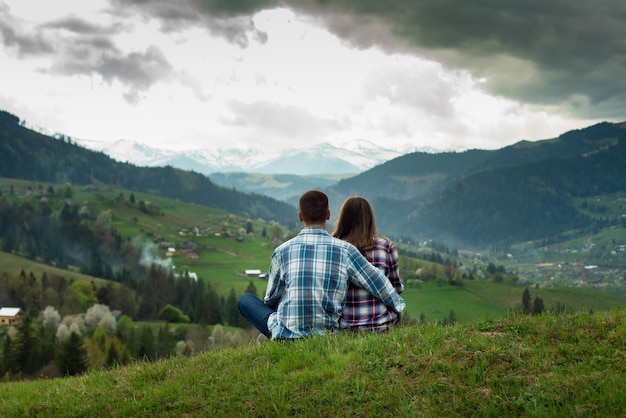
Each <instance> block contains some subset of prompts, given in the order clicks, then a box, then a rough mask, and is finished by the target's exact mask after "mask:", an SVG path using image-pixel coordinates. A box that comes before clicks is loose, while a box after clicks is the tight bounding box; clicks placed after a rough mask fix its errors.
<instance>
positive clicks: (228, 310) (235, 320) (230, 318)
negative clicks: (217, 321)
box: [224, 287, 242, 327]
mask: <svg viewBox="0 0 626 418" xmlns="http://www.w3.org/2000/svg"><path fill="white" fill-rule="evenodd" d="M224 317H225V318H224V319H225V320H226V321H225V322H226V324H227V325H230V326H233V327H238V326H239V325H240V323H241V322H242V321H241V319H240V318H242V316H241V313H240V312H239V307H238V306H237V295H236V294H235V289H234V288H232V287H231V288H230V293H229V294H228V299H226V306H225V307H224Z"/></svg>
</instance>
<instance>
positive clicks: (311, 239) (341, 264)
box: [238, 190, 406, 339]
mask: <svg viewBox="0 0 626 418" xmlns="http://www.w3.org/2000/svg"><path fill="white" fill-rule="evenodd" d="M298 218H299V219H300V222H302V224H303V229H302V231H300V233H299V234H298V235H297V236H296V237H294V238H292V239H290V240H289V241H287V242H285V243H283V244H282V245H280V246H279V247H278V248H276V249H275V250H274V254H273V255H272V260H271V264H270V269H269V274H268V283H267V290H266V293H265V299H264V301H261V300H260V299H259V298H257V297H256V296H254V295H252V294H250V293H246V294H244V295H242V296H241V297H240V298H239V302H238V306H239V311H240V312H241V314H242V315H243V316H245V317H246V318H247V319H248V320H249V321H250V322H251V323H252V325H254V326H255V327H256V328H257V329H258V330H259V331H261V333H263V334H264V335H265V336H266V337H268V338H272V339H294V338H301V337H306V336H309V335H316V334H323V333H325V332H328V331H335V330H338V329H339V317H340V316H341V312H342V309H343V307H344V305H345V302H346V294H347V289H348V282H352V283H354V284H355V285H357V286H359V287H362V288H364V289H365V290H367V291H368V292H370V293H371V294H373V295H374V296H376V297H377V298H379V299H380V300H381V301H382V302H383V303H384V304H385V305H386V306H388V307H389V308H390V309H392V310H393V311H394V312H396V313H397V314H398V315H399V317H400V318H402V312H403V311H404V309H405V306H406V305H405V303H404V300H403V299H402V297H400V295H399V294H398V292H397V291H396V290H395V289H394V287H393V286H392V285H391V283H390V282H389V280H388V279H387V278H386V277H385V275H384V274H383V273H382V272H381V271H379V270H378V269H377V268H375V267H374V266H372V265H371V264H370V263H369V262H368V261H367V260H366V259H365V257H363V255H362V254H361V253H360V252H359V251H358V250H357V249H356V247H354V246H353V245H352V244H350V243H348V242H346V241H342V240H340V239H337V238H333V237H331V236H330V234H328V232H327V231H326V229H325V228H326V221H327V220H328V219H330V210H329V208H328V196H326V194H324V193H322V192H320V191H317V190H311V191H308V192H306V193H304V194H303V195H302V196H301V197H300V204H299V209H298Z"/></svg>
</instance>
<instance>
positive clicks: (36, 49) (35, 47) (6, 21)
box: [0, 4, 54, 57]
mask: <svg viewBox="0 0 626 418" xmlns="http://www.w3.org/2000/svg"><path fill="white" fill-rule="evenodd" d="M0 36H1V37H2V43H3V45H4V46H5V47H6V48H7V49H12V50H14V51H15V52H16V53H17V55H18V56H21V57H23V56H33V55H39V54H42V53H43V54H49V53H51V52H53V51H54V48H53V47H52V44H51V43H50V42H49V41H48V40H47V39H46V38H45V37H44V36H42V35H40V34H35V35H33V34H31V33H28V32H27V31H25V30H24V29H23V28H22V26H21V24H20V23H19V22H18V21H16V20H15V19H14V18H13V16H12V15H11V13H10V10H9V8H8V6H5V5H4V4H0Z"/></svg>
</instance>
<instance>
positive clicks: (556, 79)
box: [126, 0, 626, 118]
mask: <svg viewBox="0 0 626 418" xmlns="http://www.w3.org/2000/svg"><path fill="white" fill-rule="evenodd" d="M126 3H133V4H135V5H141V7H146V8H158V7H165V6H164V4H169V2H167V1H165V0H163V1H130V0H128V1H126ZM186 3H187V4H193V6H188V7H190V8H193V9H194V10H195V11H196V12H199V13H205V14H208V15H210V16H213V17H215V18H218V19H219V18H221V17H224V16H228V17H230V18H232V17H237V18H240V17H242V16H246V15H252V14H253V13H254V12H257V11H259V10H262V9H267V8H271V7H277V6H282V7H288V8H291V9H293V10H295V11H296V12H300V13H306V14H308V15H310V16H312V17H315V18H317V19H318V20H319V21H320V22H323V24H324V25H325V26H326V27H327V28H328V29H329V30H330V31H332V32H333V33H335V34H336V35H337V36H339V37H341V38H342V39H343V40H344V41H346V42H349V43H351V44H352V45H353V46H354V47H357V48H369V47H373V46H377V47H380V48H383V49H385V50H388V51H390V52H402V53H407V52H412V53H416V54H420V55H422V56H424V57H428V58H432V59H435V60H437V61H439V62H441V63H443V64H445V65H446V66H448V67H451V68H456V69H467V70H469V71H471V73H472V74H473V75H474V76H475V77H477V78H481V77H484V78H486V79H487V81H488V82H487V83H486V84H485V86H486V88H487V89H489V90H490V91H491V92H492V93H495V94H498V95H502V96H506V97H510V98H513V99H516V100H520V101H523V102H527V103H533V104H539V105H558V106H562V107H563V108H565V109H566V110H567V111H569V112H571V113H572V114H574V115H577V116H580V117H589V118H602V117H605V118H613V117H618V118H619V117H623V116H624V114H623V109H624V108H626V93H624V92H625V91H626V78H625V77H623V75H622V73H623V71H624V68H626V2H625V1H623V0H599V1H589V0H549V1H546V0H507V1H502V0H473V1H458V0H437V1H433V0H411V1H390V2H384V1H380V0H337V1H333V0H326V1H320V0H293V1H288V0H284V1H227V0H205V1H202V0H197V1H196V2H186ZM176 8H177V7H174V6H171V7H170V8H169V10H170V11H171V10H173V9H176ZM166 16H167V15H166V14H165V13H164V14H162V15H161V17H162V18H166ZM224 24H225V25H228V23H224ZM250 28H251V27H247V28H244V27H231V32H228V31H226V29H225V28H224V27H222V28H221V29H220V31H221V32H222V33H229V35H228V36H230V37H232V38H236V37H237V35H236V34H238V36H240V37H241V36H243V35H242V34H244V33H248V34H249V33H251V32H249V30H250ZM242 31H243V32H242ZM238 43H239V44H241V45H245V42H243V41H242V40H241V39H240V40H239V42H238Z"/></svg>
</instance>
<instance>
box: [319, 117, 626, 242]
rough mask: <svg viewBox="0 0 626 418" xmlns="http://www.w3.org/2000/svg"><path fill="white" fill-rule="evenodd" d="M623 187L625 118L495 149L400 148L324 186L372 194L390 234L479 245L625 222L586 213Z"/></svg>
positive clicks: (336, 193)
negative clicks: (589, 203)
mask: <svg viewBox="0 0 626 418" xmlns="http://www.w3.org/2000/svg"><path fill="white" fill-rule="evenodd" d="M624 191H626V129H625V125H624V124H611V123H601V124H598V125H595V126H592V127H589V128H586V129H582V130H578V131H572V132H568V133H566V134H563V135H561V136H560V137H558V138H556V139H551V140H545V141H538V142H528V141H522V142H519V143H517V144H515V145H512V146H510V147H506V148H503V149H500V150H495V151H480V150H471V151H466V152H462V153H446V154H433V155H431V154H423V153H415V154H409V155H405V156H403V157H400V158H397V159H395V160H391V161H389V162H387V163H385V164H383V165H381V166H379V167H376V168H374V169H372V170H369V171H368V172H366V173H362V174H360V175H358V176H355V177H352V178H350V179H345V180H342V181H340V182H339V183H337V185H335V186H334V187H332V188H331V189H329V194H330V195H331V197H332V200H333V201H334V202H335V204H336V205H337V204H338V203H337V202H339V203H340V202H341V201H342V200H343V198H345V196H348V195H353V194H360V195H363V196H365V197H367V198H368V199H370V200H371V201H372V202H373V204H374V206H375V209H376V212H377V219H378V220H379V226H380V229H381V230H383V231H385V232H386V233H388V234H395V235H402V236H405V237H420V238H436V239H446V240H449V242H455V243H456V244H457V245H469V246H482V247H484V246H491V245H500V244H507V243H509V244H510V243H514V242H519V241H525V240H535V239H545V238H548V237H553V236H558V235H559V234H563V233H565V232H567V231H570V230H580V231H581V233H586V232H588V231H590V230H593V229H598V228H603V227H607V226H618V227H623V224H624V219H623V218H622V217H620V216H617V217H612V218H610V217H602V216H599V217H596V216H591V215H590V214H589V213H587V212H585V211H584V210H582V205H583V204H584V202H585V199H591V198H593V197H595V196H601V195H610V194H613V193H621V192H624ZM335 210H337V207H335ZM624 213H626V210H625V211H624Z"/></svg>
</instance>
